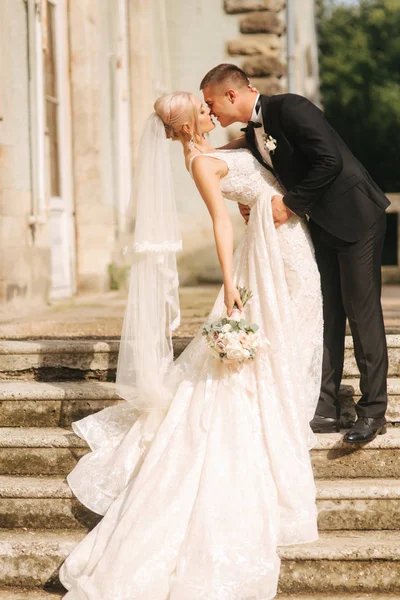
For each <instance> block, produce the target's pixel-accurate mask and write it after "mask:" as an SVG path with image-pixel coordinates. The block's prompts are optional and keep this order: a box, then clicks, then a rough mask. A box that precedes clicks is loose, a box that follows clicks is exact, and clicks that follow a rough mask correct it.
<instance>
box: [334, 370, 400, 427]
mask: <svg viewBox="0 0 400 600" xmlns="http://www.w3.org/2000/svg"><path fill="white" fill-rule="evenodd" d="M387 384H388V409H387V412H386V419H387V421H388V422H389V423H400V377H390V378H389V379H388V381H387ZM360 397H361V391H360V379H359V378H348V379H344V380H343V383H342V385H341V386H340V404H341V423H342V426H343V427H349V426H350V425H351V424H352V423H353V422H354V420H355V418H356V409H355V407H356V403H357V402H358V401H359V399H360Z"/></svg>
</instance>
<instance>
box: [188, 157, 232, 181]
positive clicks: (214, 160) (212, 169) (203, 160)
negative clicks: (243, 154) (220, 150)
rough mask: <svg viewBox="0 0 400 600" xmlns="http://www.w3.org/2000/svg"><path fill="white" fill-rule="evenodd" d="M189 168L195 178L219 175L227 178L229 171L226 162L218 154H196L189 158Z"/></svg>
mask: <svg viewBox="0 0 400 600" xmlns="http://www.w3.org/2000/svg"><path fill="white" fill-rule="evenodd" d="M187 168H188V170H189V171H190V172H191V173H192V175H193V177H194V178H195V179H196V178H197V177H204V176H207V175H217V176H218V177H225V176H226V175H227V173H228V171H229V168H228V165H227V163H226V162H225V160H224V159H223V158H222V157H220V156H218V155H217V154H211V153H210V154H194V155H193V156H191V157H189V158H188V161H187Z"/></svg>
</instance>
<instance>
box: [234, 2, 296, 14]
mask: <svg viewBox="0 0 400 600" xmlns="http://www.w3.org/2000/svg"><path fill="white" fill-rule="evenodd" d="M284 6H285V0H225V1H224V9H225V12H227V13H229V14H236V13H244V12H251V11H253V10H269V11H272V12H279V11H281V10H282V9H283V8H284Z"/></svg>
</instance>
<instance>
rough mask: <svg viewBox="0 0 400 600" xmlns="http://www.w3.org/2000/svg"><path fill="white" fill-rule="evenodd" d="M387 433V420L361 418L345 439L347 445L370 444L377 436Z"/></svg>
mask: <svg viewBox="0 0 400 600" xmlns="http://www.w3.org/2000/svg"><path fill="white" fill-rule="evenodd" d="M384 433H386V419H385V418H383V419H372V418H368V417H359V418H358V419H357V421H356V422H355V423H354V425H353V427H352V428H351V429H350V431H348V432H347V433H346V435H345V436H344V437H343V441H344V442H346V443H347V444H368V442H372V440H374V439H375V438H376V436H377V435H383V434H384Z"/></svg>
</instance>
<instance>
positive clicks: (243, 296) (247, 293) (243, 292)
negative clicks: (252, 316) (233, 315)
mask: <svg viewBox="0 0 400 600" xmlns="http://www.w3.org/2000/svg"><path fill="white" fill-rule="evenodd" d="M238 292H239V294H240V300H241V301H242V304H243V308H244V307H245V306H246V304H247V302H248V301H249V300H250V299H251V298H252V297H253V292H252V291H251V290H248V289H247V288H246V287H239V288H238ZM233 308H239V307H238V305H237V304H236V302H235V304H234V305H233Z"/></svg>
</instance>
